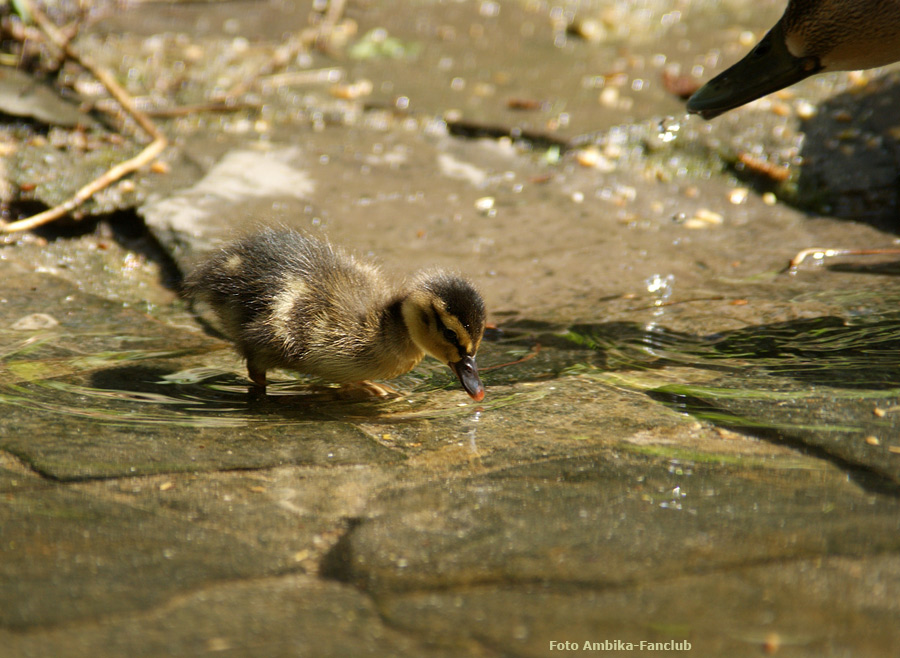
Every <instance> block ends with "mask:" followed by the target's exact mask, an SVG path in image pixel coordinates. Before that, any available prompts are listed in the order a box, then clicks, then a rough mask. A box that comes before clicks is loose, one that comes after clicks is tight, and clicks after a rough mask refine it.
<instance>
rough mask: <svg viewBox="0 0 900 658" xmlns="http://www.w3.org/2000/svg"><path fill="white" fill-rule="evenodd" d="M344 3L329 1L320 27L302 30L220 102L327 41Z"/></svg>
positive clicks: (241, 92) (342, 0)
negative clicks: (320, 42)
mask: <svg viewBox="0 0 900 658" xmlns="http://www.w3.org/2000/svg"><path fill="white" fill-rule="evenodd" d="M345 3H346V0H331V1H330V2H329V3H328V11H327V12H326V13H325V17H324V18H323V19H322V23H321V24H320V25H318V26H316V27H313V28H309V29H306V30H303V32H301V33H300V38H299V39H295V40H294V41H293V42H292V43H288V44H287V45H285V46H283V47H282V48H279V49H278V50H276V51H275V55H274V56H273V57H272V59H271V60H269V62H268V63H266V64H265V65H264V66H262V67H260V69H259V70H258V71H256V72H255V73H254V74H253V75H251V76H249V77H247V78H245V79H244V80H241V81H240V82H238V83H237V84H236V85H234V86H233V87H232V88H231V89H229V90H228V91H227V92H226V93H225V95H224V96H223V97H222V98H221V99H220V100H223V101H224V102H233V101H234V99H236V98H237V97H238V96H241V95H242V94H245V93H246V92H247V91H249V90H250V89H252V88H253V87H254V86H255V85H256V84H257V83H258V82H259V81H260V78H262V77H263V76H268V75H271V74H273V73H275V71H278V70H279V69H282V68H284V67H285V66H287V65H288V64H289V63H290V61H291V60H292V59H294V57H296V56H297V54H298V53H300V52H303V51H304V50H306V49H307V48H309V47H310V46H312V45H315V43H316V42H318V41H320V40H321V39H323V38H325V39H327V38H328V37H329V36H330V35H331V33H332V31H333V30H334V28H335V26H336V25H337V22H338V21H339V20H340V18H341V14H342V13H343V12H344V4H345ZM217 100H219V99H217Z"/></svg>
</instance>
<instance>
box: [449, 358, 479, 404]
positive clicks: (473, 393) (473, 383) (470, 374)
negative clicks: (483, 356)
mask: <svg viewBox="0 0 900 658" xmlns="http://www.w3.org/2000/svg"><path fill="white" fill-rule="evenodd" d="M449 366H450V369H451V370H453V373H454V374H455V375H456V377H457V379H459V383H460V384H462V387H463V388H464V389H465V391H466V393H468V394H469V397H470V398H472V399H473V400H475V402H481V401H482V400H483V399H484V384H482V383H481V378H480V377H479V376H478V366H477V365H476V364H475V359H474V357H471V356H464V357H463V358H462V359H460V360H459V361H456V362H455V363H450V364H449Z"/></svg>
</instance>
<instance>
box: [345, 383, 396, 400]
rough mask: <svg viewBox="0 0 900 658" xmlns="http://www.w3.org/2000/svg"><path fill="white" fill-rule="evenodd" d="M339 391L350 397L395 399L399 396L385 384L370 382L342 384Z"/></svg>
mask: <svg viewBox="0 0 900 658" xmlns="http://www.w3.org/2000/svg"><path fill="white" fill-rule="evenodd" d="M341 390H342V391H344V392H346V393H348V394H349V396H350V397H357V396H358V397H372V398H396V397H400V396H401V393H400V392H399V391H397V390H396V389H393V388H391V387H390V386H388V385H387V384H376V383H375V382H370V381H362V382H353V383H351V384H344V385H343V386H342V387H341Z"/></svg>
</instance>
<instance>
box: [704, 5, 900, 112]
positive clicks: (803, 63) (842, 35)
mask: <svg viewBox="0 0 900 658" xmlns="http://www.w3.org/2000/svg"><path fill="white" fill-rule="evenodd" d="M898 60H900V1H898V0H790V2H788V6H787V9H785V12H784V15H783V16H782V17H781V19H780V20H779V21H778V22H777V23H776V24H775V27H773V28H772V29H771V30H770V31H769V33H768V34H767V35H766V36H765V37H763V39H762V41H760V42H759V43H758V44H757V45H756V46H755V47H754V48H753V50H751V51H750V53H749V54H748V55H747V56H746V57H744V59H742V60H741V61H739V62H738V63H737V64H735V65H734V66H732V67H731V68H729V69H727V70H726V71H724V72H723V73H721V74H720V75H718V76H716V77H715V78H713V79H712V80H711V81H709V82H708V83H706V84H705V85H704V86H703V87H701V88H700V89H699V90H698V91H697V92H696V93H695V94H694V95H693V96H691V98H690V99H689V100H688V104H687V109H688V112H692V113H695V114H699V115H700V116H702V117H703V118H704V119H712V118H714V117H717V116H719V115H720V114H722V113H724V112H727V111H728V110H731V109H734V108H736V107H739V106H740V105H744V104H745V103H749V102H750V101H753V100H756V99H757V98H760V97H762V96H765V95H766V94H769V93H771V92H773V91H778V90H779V89H783V88H784V87H787V86H790V85H792V84H794V83H796V82H800V81H801V80H803V79H804V78H808V77H809V76H811V75H813V74H816V73H823V72H826V71H855V70H857V69H869V68H874V67H876V66H884V65H886V64H890V63H891V62H896V61H898Z"/></svg>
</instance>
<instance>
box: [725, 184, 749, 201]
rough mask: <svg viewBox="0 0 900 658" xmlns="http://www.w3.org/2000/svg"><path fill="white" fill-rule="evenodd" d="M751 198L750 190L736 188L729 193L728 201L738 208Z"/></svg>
mask: <svg viewBox="0 0 900 658" xmlns="http://www.w3.org/2000/svg"><path fill="white" fill-rule="evenodd" d="M749 196H750V190H749V189H748V188H746V187H736V188H734V189H733V190H731V191H730V192H729V193H728V200H729V201H730V202H731V203H733V204H734V205H736V206H739V205H741V204H742V203H744V202H745V201H746V200H747V197H749Z"/></svg>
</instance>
